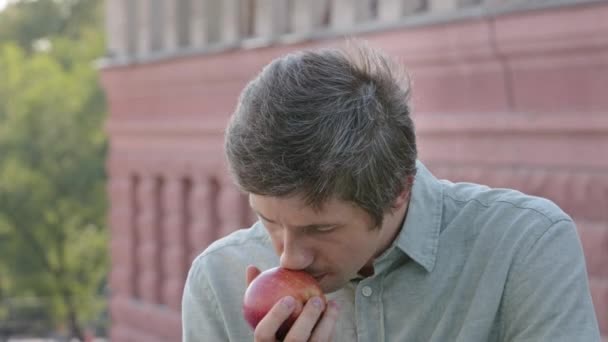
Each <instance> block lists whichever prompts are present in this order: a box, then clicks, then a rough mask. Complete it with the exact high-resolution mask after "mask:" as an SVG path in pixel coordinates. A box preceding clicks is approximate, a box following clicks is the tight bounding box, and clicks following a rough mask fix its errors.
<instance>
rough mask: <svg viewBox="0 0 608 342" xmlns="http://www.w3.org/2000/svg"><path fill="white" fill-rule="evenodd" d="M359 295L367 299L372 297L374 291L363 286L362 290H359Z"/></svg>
mask: <svg viewBox="0 0 608 342" xmlns="http://www.w3.org/2000/svg"><path fill="white" fill-rule="evenodd" d="M361 293H363V295H364V296H365V297H369V296H371V295H372V293H374V291H373V290H372V288H371V287H369V286H363V289H361Z"/></svg>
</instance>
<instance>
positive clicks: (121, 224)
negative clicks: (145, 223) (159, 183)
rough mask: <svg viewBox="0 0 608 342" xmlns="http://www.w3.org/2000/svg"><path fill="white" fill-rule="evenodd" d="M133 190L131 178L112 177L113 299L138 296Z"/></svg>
mask: <svg viewBox="0 0 608 342" xmlns="http://www.w3.org/2000/svg"><path fill="white" fill-rule="evenodd" d="M133 189H134V186H133V184H131V182H130V179H129V178H128V176H127V175H120V176H119V175H113V176H112V177H110V180H109V185H108V192H109V199H110V228H111V237H112V239H111V243H110V252H111V253H110V254H111V258H112V265H113V266H112V269H111V271H110V289H111V291H112V295H113V296H120V297H125V298H128V297H130V296H132V295H133V293H134V288H133V286H134V282H133V280H134V279H133V276H134V275H135V270H134V267H133V264H134V262H135V260H134V255H133V246H134V242H135V239H134V231H133V228H134V227H133V217H134V214H135V213H134V209H135V208H134V207H133V204H134V202H133V195H134V194H133Z"/></svg>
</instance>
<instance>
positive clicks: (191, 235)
mask: <svg viewBox="0 0 608 342" xmlns="http://www.w3.org/2000/svg"><path fill="white" fill-rule="evenodd" d="M216 195H217V185H215V184H214V183H212V182H211V180H210V178H209V177H207V176H206V175H197V176H196V177H194V178H193V183H192V197H191V200H190V204H189V205H190V212H191V213H192V223H191V225H190V229H189V231H188V245H187V248H186V249H187V250H188V252H187V253H188V260H189V263H190V262H192V261H193V260H194V258H196V257H197V256H198V255H199V254H200V253H201V252H202V251H203V249H205V248H206V247H207V246H208V245H209V244H210V243H212V242H213V241H214V240H215V239H216V235H217V233H216V232H217V230H218V224H219V222H218V218H217V213H216V210H215V208H216V207H217V205H216V202H215V201H216ZM188 266H189V264H188Z"/></svg>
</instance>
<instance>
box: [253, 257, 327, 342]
mask: <svg viewBox="0 0 608 342" xmlns="http://www.w3.org/2000/svg"><path fill="white" fill-rule="evenodd" d="M285 296H292V297H293V298H294V299H295V300H296V301H299V302H300V303H301V304H302V305H296V309H295V310H294V312H293V313H292V314H291V316H290V317H289V318H288V319H287V320H286V321H285V323H283V325H281V327H280V329H279V330H278V331H277V334H276V337H277V338H278V339H279V340H282V339H283V338H284V337H285V335H287V332H289V329H290V328H291V326H292V325H293V323H294V322H295V321H296V318H298V316H299V315H300V313H301V312H302V307H303V305H304V304H305V303H306V301H308V299H310V298H312V297H314V296H318V297H321V299H322V300H323V301H324V302H326V300H325V296H324V295H323V291H322V290H321V287H319V284H318V283H317V281H316V280H315V278H313V277H312V276H311V275H310V274H308V273H306V272H304V271H294V270H289V269H286V268H280V267H275V268H271V269H269V270H266V271H264V272H262V273H260V274H259V275H258V276H257V277H256V278H255V279H254V280H253V281H252V282H251V284H249V287H247V291H245V298H244V300H243V315H244V316H245V320H246V321H247V322H248V323H249V325H251V327H253V328H254V329H255V327H257V325H258V323H260V321H261V320H262V318H264V316H266V314H267V313H268V311H270V309H271V308H272V307H273V306H274V304H275V303H276V302H278V301H279V300H280V299H281V298H283V297H285Z"/></svg>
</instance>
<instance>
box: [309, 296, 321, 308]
mask: <svg viewBox="0 0 608 342" xmlns="http://www.w3.org/2000/svg"><path fill="white" fill-rule="evenodd" d="M312 305H314V306H315V307H317V308H319V309H321V308H323V301H322V300H321V298H319V297H314V298H313V299H312Z"/></svg>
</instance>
